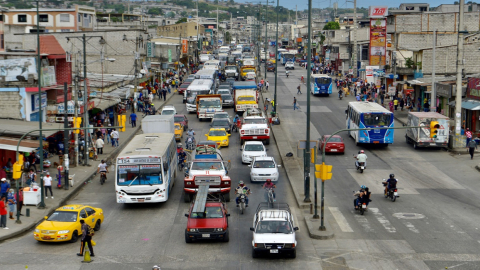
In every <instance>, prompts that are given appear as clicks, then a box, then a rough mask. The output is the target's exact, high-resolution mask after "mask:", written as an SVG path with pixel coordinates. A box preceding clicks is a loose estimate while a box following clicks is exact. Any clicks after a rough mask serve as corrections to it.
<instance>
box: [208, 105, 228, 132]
mask: <svg viewBox="0 0 480 270" xmlns="http://www.w3.org/2000/svg"><path fill="white" fill-rule="evenodd" d="M222 102H223V101H222ZM210 127H212V128H224V129H225V130H226V131H227V132H228V133H230V132H231V128H232V124H231V123H230V120H228V119H224V118H220V119H213V120H212V123H211V124H210Z"/></svg>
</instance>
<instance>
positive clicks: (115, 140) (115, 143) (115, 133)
mask: <svg viewBox="0 0 480 270" xmlns="http://www.w3.org/2000/svg"><path fill="white" fill-rule="evenodd" d="M119 138H120V134H118V131H117V130H116V129H115V128H114V129H113V131H112V139H113V146H114V147H118V139H119Z"/></svg>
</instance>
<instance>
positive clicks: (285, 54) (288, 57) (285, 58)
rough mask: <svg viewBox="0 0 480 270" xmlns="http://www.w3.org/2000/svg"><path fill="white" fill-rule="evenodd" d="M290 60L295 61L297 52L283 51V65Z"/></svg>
mask: <svg viewBox="0 0 480 270" xmlns="http://www.w3.org/2000/svg"><path fill="white" fill-rule="evenodd" d="M288 61H291V62H295V54H293V53H290V52H283V53H282V65H284V66H285V63H287V62H288Z"/></svg>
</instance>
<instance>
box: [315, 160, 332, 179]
mask: <svg viewBox="0 0 480 270" xmlns="http://www.w3.org/2000/svg"><path fill="white" fill-rule="evenodd" d="M332 167H333V166H332V165H325V163H322V164H315V177H316V178H320V179H322V181H324V180H330V179H332Z"/></svg>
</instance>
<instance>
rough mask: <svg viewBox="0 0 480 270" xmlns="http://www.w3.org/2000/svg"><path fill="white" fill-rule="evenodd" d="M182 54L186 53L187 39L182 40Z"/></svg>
mask: <svg viewBox="0 0 480 270" xmlns="http://www.w3.org/2000/svg"><path fill="white" fill-rule="evenodd" d="M182 53H183V54H187V53H188V39H182Z"/></svg>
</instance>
